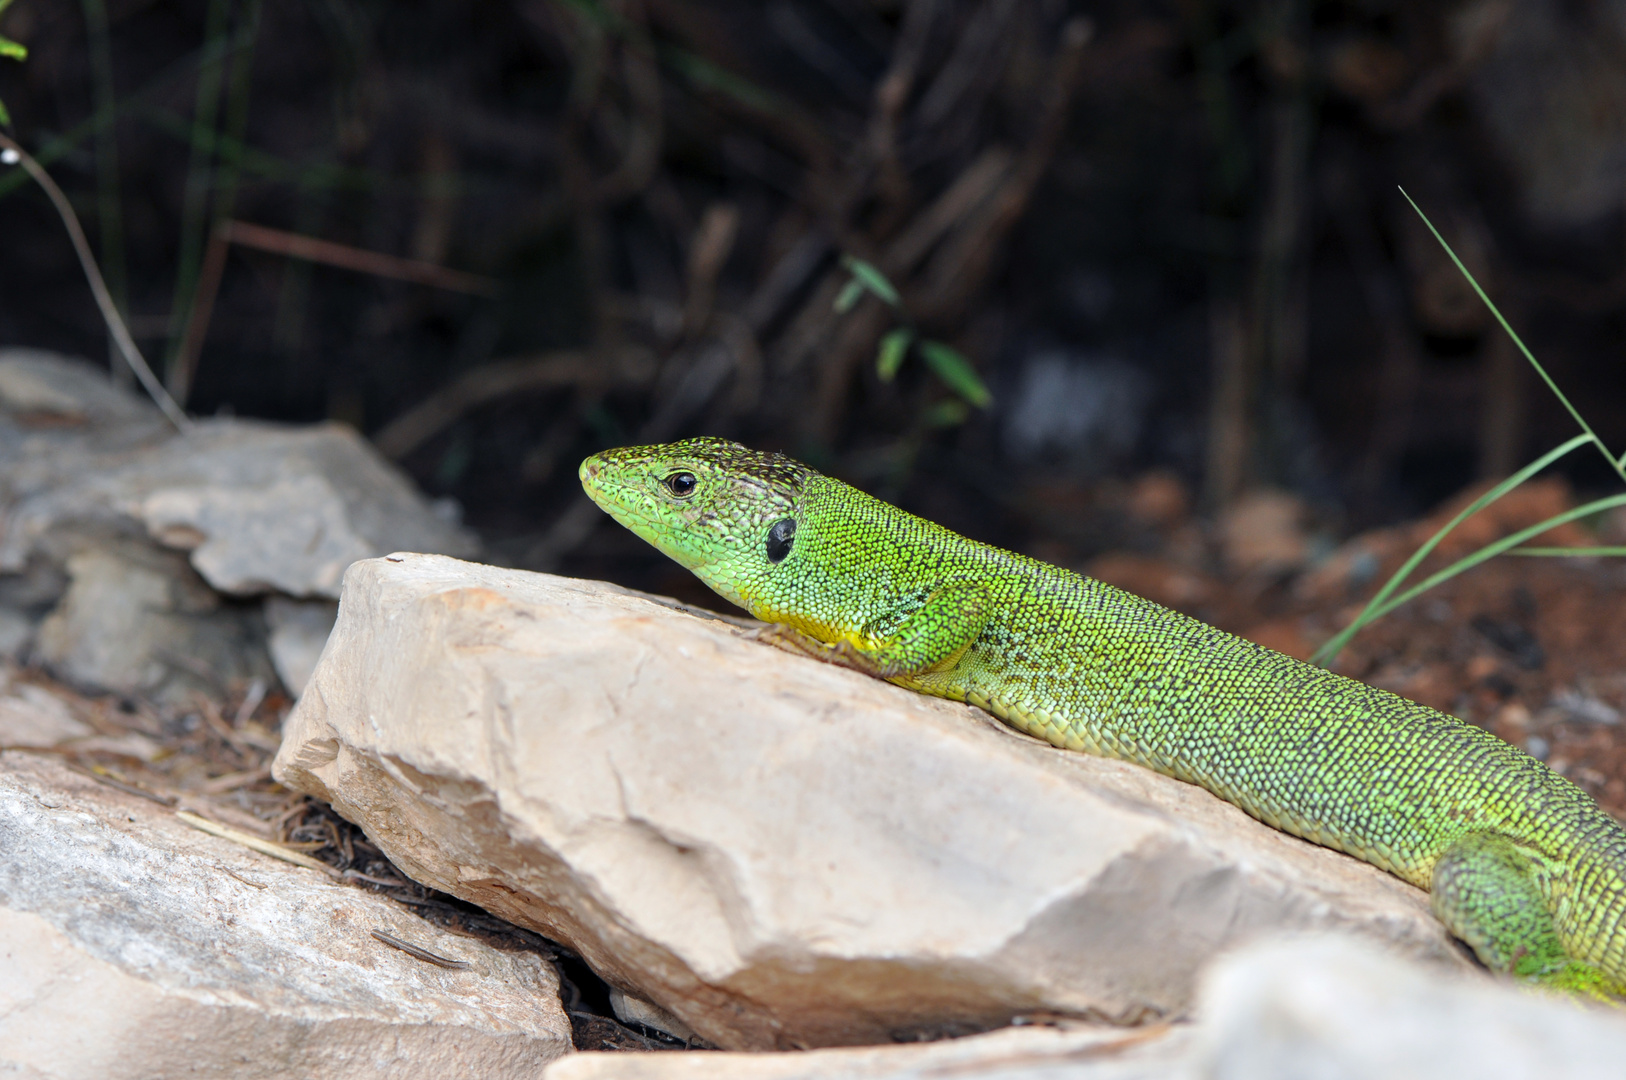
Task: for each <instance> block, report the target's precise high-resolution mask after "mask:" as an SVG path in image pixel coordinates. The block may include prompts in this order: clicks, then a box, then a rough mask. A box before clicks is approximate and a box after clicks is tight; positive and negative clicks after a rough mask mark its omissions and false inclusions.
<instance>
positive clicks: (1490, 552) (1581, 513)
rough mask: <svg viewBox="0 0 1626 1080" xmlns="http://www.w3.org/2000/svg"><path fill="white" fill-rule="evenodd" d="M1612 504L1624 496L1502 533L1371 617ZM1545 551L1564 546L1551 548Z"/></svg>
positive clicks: (1624, 502) (1624, 503) (1625, 502)
mask: <svg viewBox="0 0 1626 1080" xmlns="http://www.w3.org/2000/svg"><path fill="white" fill-rule="evenodd" d="M1616 506H1626V495H1611V496H1609V497H1608V498H1607V499H1594V500H1593V501H1592V502H1589V503H1586V504H1584V505H1582V506H1577V507H1574V508H1572V509H1569V510H1566V511H1564V512H1563V513H1562V514H1554V515H1553V516H1552V517H1550V518H1548V519H1547V520H1546V521H1543V522H1540V523H1538V524H1535V525H1531V526H1530V527H1529V528H1525V529H1520V530H1519V531H1518V532H1516V533H1513V534H1512V535H1511V536H1504V537H1502V539H1500V540H1498V541H1496V542H1495V543H1494V544H1486V545H1485V546H1484V547H1482V548H1480V549H1479V550H1478V551H1476V552H1474V553H1473V554H1472V555H1465V556H1463V557H1462V558H1460V559H1458V560H1457V561H1456V562H1454V563H1452V564H1451V565H1450V566H1448V567H1446V568H1445V569H1444V570H1441V571H1439V572H1438V573H1436V574H1432V575H1430V576H1429V577H1428V578H1427V579H1425V580H1424V581H1422V582H1421V583H1419V584H1417V585H1414V586H1412V587H1411V588H1409V589H1407V590H1406V591H1405V592H1403V593H1401V594H1400V595H1399V596H1397V597H1395V598H1394V599H1393V600H1390V601H1389V602H1388V603H1387V604H1384V605H1383V606H1382V607H1380V608H1378V609H1377V613H1376V615H1374V616H1373V617H1374V618H1382V617H1383V616H1384V615H1387V614H1388V613H1389V612H1391V611H1393V610H1394V609H1395V608H1397V607H1399V606H1400V605H1402V604H1404V603H1406V602H1407V601H1408V600H1412V599H1415V598H1416V597H1418V596H1421V595H1422V594H1423V593H1425V592H1427V591H1428V590H1430V589H1432V588H1433V587H1434V586H1436V585H1438V584H1440V583H1441V582H1445V581H1449V580H1451V579H1452V578H1454V577H1456V576H1457V575H1458V574H1460V573H1462V572H1463V571H1464V570H1471V569H1473V568H1474V567H1476V566H1478V565H1479V564H1480V563H1482V562H1485V561H1486V560H1488V559H1493V558H1495V557H1496V556H1497V555H1500V554H1502V553H1503V552H1504V551H1509V550H1510V549H1512V548H1516V547H1518V546H1519V545H1520V544H1522V543H1524V542H1525V541H1526V540H1529V539H1531V538H1532V537H1536V536H1540V535H1541V534H1542V533H1544V532H1546V531H1547V530H1548V529H1553V528H1557V527H1558V526H1559V525H1563V524H1564V523H1566V522H1570V521H1574V520H1575V519H1576V518H1582V517H1586V516H1587V515H1588V514H1596V513H1598V512H1599V511H1601V510H1609V509H1612V508H1614V507H1616ZM1549 550H1564V549H1556V548H1555V549H1549ZM1569 550H1570V552H1571V553H1572V554H1573V553H1575V551H1576V549H1573V548H1572V549H1569Z"/></svg>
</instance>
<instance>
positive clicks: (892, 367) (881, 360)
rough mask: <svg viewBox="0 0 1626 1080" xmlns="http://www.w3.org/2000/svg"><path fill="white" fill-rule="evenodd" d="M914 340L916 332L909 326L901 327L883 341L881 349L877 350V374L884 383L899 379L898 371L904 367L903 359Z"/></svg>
mask: <svg viewBox="0 0 1626 1080" xmlns="http://www.w3.org/2000/svg"><path fill="white" fill-rule="evenodd" d="M914 340H915V332H914V331H913V330H911V329H909V328H908V327H907V326H900V327H898V328H897V329H896V330H893V331H891V332H890V333H888V334H887V335H886V336H885V337H883V338H882V339H881V347H880V348H879V349H877V350H875V374H876V375H878V376H879V377H880V380H881V381H882V382H891V381H892V380H893V379H895V378H897V377H898V369H899V368H901V367H902V366H903V358H904V356H905V355H907V354H908V352H909V344H910V343H911V342H912V341H914Z"/></svg>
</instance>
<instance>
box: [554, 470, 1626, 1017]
mask: <svg viewBox="0 0 1626 1080" xmlns="http://www.w3.org/2000/svg"><path fill="white" fill-rule="evenodd" d="M581 480H582V485H583V487H584V488H585V489H586V491H587V493H588V495H590V496H591V497H592V498H593V500H594V501H595V502H597V503H598V504H599V506H601V507H603V508H604V509H605V510H606V511H608V512H609V514H610V515H611V516H612V517H614V518H615V519H616V520H617V521H619V522H620V523H621V524H623V525H625V526H626V527H627V528H629V529H631V530H632V531H633V532H635V533H637V534H638V535H639V536H641V537H643V538H644V539H645V540H647V541H649V542H650V543H651V544H653V545H654V546H655V547H657V548H659V549H660V550H661V551H662V552H664V553H665V554H667V555H669V556H671V557H672V558H673V559H675V560H677V562H679V563H680V564H682V565H683V566H685V567H687V568H688V569H690V570H692V571H693V572H694V573H695V574H696V575H697V576H698V577H699V578H700V579H701V580H702V581H704V582H705V583H706V584H707V585H708V586H710V587H711V588H712V589H713V590H715V591H716V592H717V593H718V594H720V595H721V596H723V597H724V598H726V599H728V600H730V601H732V602H733V603H735V604H738V605H740V606H741V607H743V608H745V609H747V610H748V611H750V612H751V614H753V615H755V616H756V617H757V618H759V619H762V620H764V621H766V622H768V623H772V624H775V625H774V626H772V627H770V628H769V630H768V631H767V632H766V633H765V635H764V636H766V637H767V638H768V639H769V640H772V641H773V643H774V644H776V645H779V646H781V647H784V648H788V649H791V650H792V651H796V652H800V653H804V654H806V655H810V656H814V657H817V658H819V659H822V660H827V661H830V662H832V663H838V664H842V665H845V666H847V667H851V668H855V669H857V670H859V671H863V672H865V673H867V674H870V675H873V676H876V677H878V678H882V679H886V680H887V681H889V682H892V683H896V684H897V685H899V686H903V687H907V688H909V689H911V690H917V691H920V692H921V693H925V694H934V695H937V696H939V697H945V698H952V699H954V700H956V701H968V702H971V703H973V704H975V705H980V706H982V707H983V708H985V709H987V710H988V711H989V712H991V713H993V714H994V715H995V716H997V717H999V718H1000V719H1002V720H1004V721H1005V722H1007V723H1009V724H1010V725H1011V726H1013V727H1015V728H1018V729H1019V730H1021V731H1025V732H1027V733H1029V734H1030V735H1035V736H1038V737H1039V738H1041V739H1044V740H1046V741H1048V742H1050V743H1053V744H1054V745H1056V746H1060V747H1066V748H1067V749H1071V750H1083V751H1086V752H1088V753H1092V754H1100V755H1103V756H1106V757H1113V758H1119V759H1122V760H1125V761H1132V762H1135V763H1136V764H1139V765H1144V766H1146V767H1147V768H1150V769H1154V770H1156V771H1157V772H1160V773H1163V774H1164V775H1166V776H1172V777H1174V778H1176V779H1178V780H1184V781H1186V782H1188V783H1192V784H1197V785H1198V786H1200V787H1203V788H1206V789H1207V790H1209V791H1211V792H1213V793H1214V794H1215V795H1217V796H1219V797H1220V798H1222V799H1225V800H1226V801H1227V802H1231V803H1234V804H1235V805H1237V806H1239V807H1241V808H1242V809H1243V810H1245V811H1247V812H1248V813H1249V814H1251V815H1253V816H1254V817H1256V818H1258V819H1259V820H1260V821H1263V822H1265V823H1266V824H1267V825H1272V826H1274V827H1275V828H1278V829H1281V830H1283V831H1284V832H1289V833H1292V834H1293V835H1295V836H1300V837H1303V838H1304V839H1306V840H1310V841H1312V842H1314V843H1317V844H1322V845H1325V846H1326V847H1330V848H1333V849H1335V850H1338V851H1343V852H1347V853H1348V854H1350V855H1353V856H1355V857H1356V858H1358V859H1364V860H1365V861H1367V862H1369V863H1371V864H1373V865H1374V866H1378V867H1381V868H1382V869H1384V870H1387V871H1389V872H1390V873H1392V874H1395V875H1397V876H1398V877H1401V878H1403V879H1405V880H1406V881H1409V882H1411V883H1412V884H1414V885H1418V886H1421V887H1422V888H1425V889H1428V890H1429V891H1430V892H1431V894H1432V904H1433V909H1434V912H1435V914H1436V915H1437V916H1438V917H1439V918H1440V920H1441V921H1442V922H1443V923H1444V924H1445V925H1446V927H1447V928H1448V929H1449V930H1450V931H1451V932H1452V933H1453V934H1455V935H1456V936H1457V937H1459V938H1461V939H1462V940H1463V941H1464V942H1466V943H1467V944H1468V945H1469V946H1470V947H1472V948H1473V950H1474V952H1475V953H1476V954H1477V955H1478V956H1479V958H1480V959H1481V960H1482V961H1483V962H1484V963H1485V964H1486V966H1488V967H1490V968H1491V969H1493V970H1496V971H1503V972H1509V973H1511V974H1512V975H1514V976H1516V977H1519V978H1522V979H1526V980H1529V981H1532V982H1536V983H1540V984H1543V985H1546V986H1550V987H1554V988H1558V989H1563V990H1568V991H1571V992H1575V993H1580V994H1584V995H1588V996H1593V997H1601V998H1619V997H1622V996H1626V925H1623V916H1626V829H1623V828H1622V827H1621V825H1620V824H1619V823H1617V822H1616V821H1615V820H1614V819H1613V818H1612V817H1610V816H1609V815H1608V814H1606V813H1604V811H1603V810H1602V809H1600V808H1599V807H1598V805H1597V803H1595V802H1594V801H1593V800H1592V798H1591V797H1590V796H1588V795H1587V794H1586V793H1585V792H1584V791H1582V790H1581V789H1580V788H1578V787H1576V786H1575V785H1574V784H1572V783H1570V782H1569V781H1568V780H1565V779H1564V778H1563V777H1561V776H1559V775H1557V774H1556V773H1554V772H1553V771H1552V770H1551V769H1549V768H1547V766H1546V765H1544V764H1542V763H1541V762H1539V761H1537V760H1535V759H1534V758H1532V757H1530V756H1528V755H1526V754H1524V753H1522V752H1521V751H1519V750H1516V749H1515V748H1513V747H1512V746H1509V745H1508V744H1507V743H1505V742H1503V741H1502V740H1500V739H1498V738H1496V737H1495V736H1494V735H1492V734H1490V733H1489V732H1487V731H1485V730H1483V729H1481V728H1477V727H1474V726H1473V725H1471V724H1467V723H1465V722H1463V721H1461V720H1458V719H1457V718H1456V717H1453V716H1447V715H1446V714H1445V713H1442V712H1439V711H1437V710H1435V709H1430V708H1428V707H1427V706H1424V705H1419V704H1417V703H1416V702H1412V701H1407V700H1406V699H1404V698H1401V697H1398V696H1396V695H1394V694H1391V693H1388V692H1386V691H1383V690H1377V689H1374V688H1373V687H1370V686H1366V685H1365V684H1363V683H1359V682H1356V681H1354V680H1353V679H1347V678H1344V677H1343V676H1340V675H1334V674H1332V673H1331V672H1328V671H1324V670H1322V669H1320V668H1317V667H1313V666H1311V665H1309V664H1305V663H1301V662H1299V661H1297V660H1294V659H1292V658H1291V657H1287V656H1284V655H1282V654H1281V653H1278V652H1273V651H1271V650H1270V649H1266V648H1263V647H1261V646H1259V645H1255V644H1253V643H1252V642H1249V641H1245V640H1243V639H1242V638H1238V637H1234V636H1232V635H1230V634H1227V633H1224V632H1223V631H1220V630H1216V629H1215V628H1213V627H1211V626H1208V625H1207V624H1205V623H1201V622H1198V621H1197V620H1196V619H1192V618H1189V617H1187V616H1185V615H1181V614H1179V613H1178V612H1174V611H1170V610H1168V609H1166V608H1163V607H1160V606H1158V605H1157V604H1154V603H1152V602H1151V601H1149V600H1143V599H1141V598H1140V597H1138V596H1134V595H1131V594H1130V593H1126V592H1123V591H1122V590H1119V589H1115V588H1113V587H1112V586H1110V585H1106V584H1103V583H1101V582H1099V581H1094V580H1091V579H1090V578H1086V577H1082V576H1080V575H1078V574H1075V573H1072V572H1071V571H1068V570H1063V569H1060V568H1058V567H1054V566H1050V565H1047V564H1045V563H1042V562H1038V561H1036V560H1034V559H1029V558H1025V557H1023V556H1021V555H1015V554H1012V553H1011V552H1008V551H1001V550H1000V549H998V548H994V547H989V546H988V545H986V544H980V543H977V542H976V541H974V540H968V539H966V538H965V537H963V536H959V535H957V534H955V533H952V532H950V531H949V530H947V529H945V528H943V527H942V526H939V525H934V524H933V523H931V522H929V521H926V520H924V519H922V518H918V517H915V516H914V515H912V514H908V513H905V512H904V511H902V510H899V509H897V508H896V507H894V506H890V505H888V504H886V503H883V502H881V501H879V500H877V499H874V498H871V497H870V496H868V495H865V494H864V493H863V492H861V491H858V490H857V489H855V488H852V487H849V486H848V485H846V484H843V483H841V482H840V481H837V480H832V479H831V478H829V477H827V476H822V475H820V474H819V473H817V472H814V471H813V470H812V469H810V468H808V467H806V466H805V465H802V464H800V463H798V462H795V461H792V460H791V459H789V458H786V457H782V456H780V455H777V454H764V453H759V452H756V451H753V450H749V449H746V448H745V447H743V446H739V445H737V444H734V443H730V442H727V441H726V440H722V439H710V438H707V439H690V440H687V441H685V442H679V443H672V444H669V445H664V446H644V447H628V448H625V449H620V450H610V451H606V452H605V453H603V454H598V455H595V456H593V457H590V458H588V459H587V460H586V461H585V462H583V463H582V467H581ZM787 523H794V531H793V534H791V535H787V534H788V533H791V527H790V525H789V524H787Z"/></svg>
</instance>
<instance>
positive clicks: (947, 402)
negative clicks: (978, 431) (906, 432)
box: [926, 398, 971, 428]
mask: <svg viewBox="0 0 1626 1080" xmlns="http://www.w3.org/2000/svg"><path fill="white" fill-rule="evenodd" d="M970 415H971V406H969V405H967V404H966V403H965V402H963V401H961V400H960V399H959V398H945V399H944V400H942V401H939V402H935V403H933V405H932V407H931V408H929V409H927V410H926V426H927V427H934V428H948V427H959V426H960V425H961V424H963V423H965V422H966V418H967V417H969V416H970Z"/></svg>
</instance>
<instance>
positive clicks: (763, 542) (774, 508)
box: [579, 437, 814, 607]
mask: <svg viewBox="0 0 1626 1080" xmlns="http://www.w3.org/2000/svg"><path fill="white" fill-rule="evenodd" d="M579 475H580V477H581V482H582V488H583V489H584V490H586V492H587V495H588V497H589V498H591V499H592V500H593V501H594V502H596V503H598V505H599V506H600V507H601V508H603V509H604V511H605V512H606V513H608V514H609V515H610V516H611V517H613V518H615V520H617V521H619V522H620V523H621V524H622V525H625V526H626V527H627V528H629V529H631V530H632V531H633V532H635V533H637V534H638V535H639V536H641V537H643V538H644V539H645V540H647V541H649V543H651V544H653V545H654V546H655V547H656V548H658V549H659V550H660V551H661V552H662V553H664V554H665V555H668V556H670V557H671V558H672V559H674V560H676V561H677V562H678V563H679V564H680V565H682V566H684V567H685V568H687V569H689V570H692V571H694V572H695V574H696V575H698V576H699V577H700V579H701V580H702V581H704V582H705V583H706V584H707V585H710V586H711V587H712V588H713V589H715V590H716V591H717V592H718V593H720V594H721V595H722V596H724V597H726V598H727V599H729V600H731V601H733V602H734V603H736V604H739V605H741V606H742V607H744V606H749V605H748V604H747V603H746V600H745V598H744V597H743V596H742V595H741V588H742V587H743V588H748V587H749V583H750V582H752V581H754V580H756V579H757V578H758V577H760V576H761V575H762V574H765V573H766V572H767V571H768V569H769V568H770V567H771V566H772V565H773V564H775V563H777V562H779V561H781V560H782V559H784V558H785V555H786V553H788V552H789V550H790V546H791V537H792V536H794V535H795V531H796V516H795V514H796V501H797V498H798V496H799V495H800V494H801V491H802V485H803V484H804V483H805V482H806V481H807V479H808V478H809V477H811V476H813V475H814V474H813V470H811V469H809V468H808V467H807V466H805V465H802V464H801V463H799V462H796V461H792V460H791V459H790V458H788V457H785V456H783V455H781V454H765V453H762V452H760V451H757V450H751V449H748V448H746V447H744V446H741V445H740V444H739V443H734V442H729V441H728V440H727V439H718V438H711V437H707V438H699V439H685V440H683V441H682V442H675V443H665V444H662V445H659V446H626V447H622V448H621V449H619V450H606V451H604V452H603V453H601V454H594V455H593V456H592V457H590V458H588V459H587V460H586V461H584V462H582V466H581V470H580V472H579Z"/></svg>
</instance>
